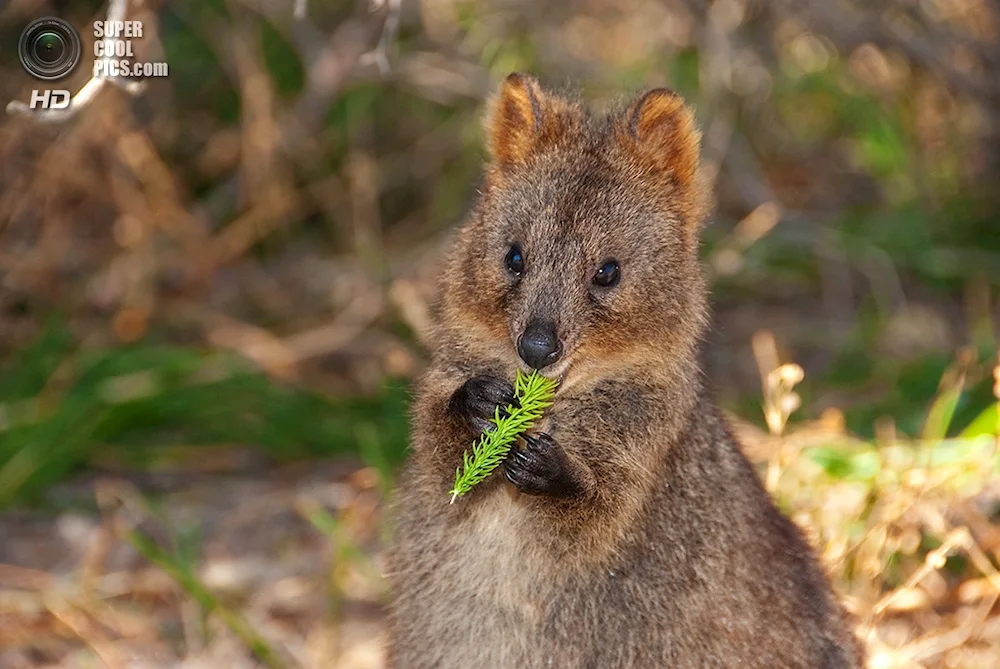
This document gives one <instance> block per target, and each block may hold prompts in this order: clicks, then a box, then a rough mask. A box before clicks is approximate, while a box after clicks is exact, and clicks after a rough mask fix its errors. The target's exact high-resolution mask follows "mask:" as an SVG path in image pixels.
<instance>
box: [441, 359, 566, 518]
mask: <svg viewBox="0 0 1000 669" xmlns="http://www.w3.org/2000/svg"><path fill="white" fill-rule="evenodd" d="M558 385H559V384H558V383H556V382H555V381H553V380H551V379H547V378H545V377H544V376H542V375H541V374H539V373H538V372H537V371H534V372H532V373H531V374H530V375H526V374H522V373H521V370H517V379H516V380H515V381H514V396H515V397H516V398H517V401H518V403H519V404H520V405H521V406H519V407H515V406H513V405H507V414H508V415H507V416H501V415H500V407H497V410H496V414H495V415H494V416H493V424H494V425H495V426H496V427H495V429H492V430H487V431H485V432H483V433H482V434H481V435H480V436H479V439H478V440H477V441H476V443H474V444H473V445H472V454H471V455H470V454H469V451H466V452H465V453H463V454H462V466H461V467H459V468H458V469H457V470H455V487H454V488H452V489H451V490H450V491H449V492H448V494H449V495H451V502H452V504H454V503H455V499H456V498H457V497H461V496H462V495H464V494H465V493H467V492H469V491H470V490H472V487H473V486H474V485H476V484H477V483H479V482H481V481H483V480H484V479H485V478H486V477H487V476H489V475H490V474H492V473H493V470H495V469H496V468H497V467H499V466H500V463H502V462H503V461H504V458H506V457H507V453H508V452H510V447H511V446H512V445H513V443H514V442H515V441H516V440H517V438H518V437H520V436H521V435H522V434H524V433H525V432H526V431H528V430H530V429H531V426H532V425H533V424H534V423H535V421H536V420H538V419H539V418H541V417H542V412H543V411H545V409H547V408H548V407H550V406H551V405H552V400H553V398H554V397H555V394H556V387H557V386H558Z"/></svg>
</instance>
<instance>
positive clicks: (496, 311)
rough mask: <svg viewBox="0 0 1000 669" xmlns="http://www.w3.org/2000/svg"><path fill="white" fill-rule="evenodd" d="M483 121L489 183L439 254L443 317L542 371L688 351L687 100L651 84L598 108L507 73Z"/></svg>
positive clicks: (690, 140)
mask: <svg viewBox="0 0 1000 669" xmlns="http://www.w3.org/2000/svg"><path fill="white" fill-rule="evenodd" d="M486 134H487V140H488V144H489V149H490V155H491V162H490V165H489V167H488V169H487V174H486V179H485V185H484V188H483V190H482V194H481V197H480V200H479V202H478V203H477V205H476V207H475V209H474V210H473V213H472V214H471V215H470V217H469V220H468V221H467V222H466V224H465V225H464V226H463V227H462V229H461V230H460V231H459V236H458V240H457V243H456V246H455V247H454V248H453V250H452V253H451V255H450V257H449V258H448V270H447V276H446V280H445V281H444V287H445V292H444V295H443V306H444V309H443V317H444V319H445V321H446V323H448V324H449V325H451V326H453V327H456V328H460V329H461V330H462V331H463V333H464V334H465V335H466V336H472V337H474V338H476V339H477V347H479V348H482V349H484V350H487V349H488V350H490V351H491V352H492V353H493V355H496V356H498V357H500V358H501V359H509V361H510V362H511V363H516V364H518V365H520V366H521V367H522V368H535V369H540V370H541V371H542V373H543V374H545V375H547V376H551V377H564V376H565V375H566V374H567V372H568V371H569V370H571V369H574V368H581V369H582V368H584V367H589V366H593V365H594V364H595V363H601V362H614V363H618V364H621V363H624V364H628V363H629V362H630V360H631V361H635V362H639V361H645V362H649V361H650V360H651V358H650V356H651V355H652V356H654V359H655V356H658V355H659V356H663V357H664V358H665V359H669V358H670V357H673V356H676V355H680V356H683V357H685V358H689V357H690V356H691V353H692V351H693V349H694V346H695V342H696V340H697V339H698V337H699V336H700V334H701V331H702V327H703V325H702V324H703V321H704V317H703V314H704V302H705V291H704V287H703V283H702V278H701V274H700V271H699V267H698V259H697V242H698V229H699V227H700V224H701V221H702V219H703V218H704V216H705V211H706V207H705V200H706V197H705V192H704V190H705V189H704V188H703V187H702V186H701V180H700V171H699V139H700V135H699V132H698V130H697V128H696V127H695V121H694V116H693V115H692V113H691V111H690V110H689V109H688V108H687V107H686V106H685V105H684V102H683V100H682V99H681V98H680V97H679V96H678V95H676V94H675V93H673V92H671V91H668V90H666V89H656V90H652V91H648V92H646V93H643V94H641V95H639V96H637V97H636V98H635V99H634V100H633V101H632V102H631V104H629V105H627V106H624V107H623V108H621V109H619V110H617V111H615V112H613V113H611V114H609V115H607V116H605V117H602V118H596V117H593V116H591V115H590V114H589V113H588V112H587V111H586V110H585V109H584V108H583V107H582V106H581V105H579V104H578V103H576V102H574V101H571V100H569V99H566V98H564V97H561V96H558V95H555V94H552V93H549V92H547V91H544V90H542V89H541V87H540V86H539V85H538V83H537V82H536V81H535V80H534V79H533V78H532V77H530V76H527V75H523V74H512V75H510V76H509V77H507V79H506V80H505V81H504V82H503V84H502V86H501V88H500V90H499V92H498V93H497V95H496V96H495V98H494V100H493V104H492V109H491V112H490V113H489V114H488V116H487V121H486Z"/></svg>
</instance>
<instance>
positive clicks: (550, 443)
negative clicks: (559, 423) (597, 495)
mask: <svg viewBox="0 0 1000 669" xmlns="http://www.w3.org/2000/svg"><path fill="white" fill-rule="evenodd" d="M522 438H523V439H524V444H525V447H524V448H523V449H522V448H517V447H514V448H511V449H510V453H509V454H508V455H507V459H506V460H504V463H503V470H504V475H505V476H506V477H507V480H508V481H510V482H511V483H512V484H513V485H514V487H516V488H517V489H518V490H520V491H521V492H523V493H525V494H527V495H548V496H550V497H572V496H573V495H575V494H576V493H577V492H578V491H579V486H578V485H577V483H576V481H575V480H574V479H573V477H572V474H571V471H570V466H569V461H568V459H567V458H566V453H565V451H563V449H562V446H560V445H559V443H558V442H557V441H556V440H555V439H553V438H552V437H551V436H550V435H548V434H546V433H544V432H539V433H538V434H537V435H536V436H532V435H530V434H524V435H522Z"/></svg>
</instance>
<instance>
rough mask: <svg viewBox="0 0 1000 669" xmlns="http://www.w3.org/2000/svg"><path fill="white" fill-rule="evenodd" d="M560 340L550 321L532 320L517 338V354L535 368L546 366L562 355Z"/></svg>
mask: <svg viewBox="0 0 1000 669" xmlns="http://www.w3.org/2000/svg"><path fill="white" fill-rule="evenodd" d="M562 350H563V349H562V342H560V341H559V337H558V336H556V326H555V324H554V323H551V322H543V321H532V322H531V323H529V324H528V327H526V328H525V329H524V334H522V335H521V337H520V339H518V340H517V354H518V355H520V356H521V360H524V361H525V362H526V363H527V364H528V365H530V366H531V367H533V368H535V369H541V368H542V367H547V366H548V365H551V364H552V363H553V362H555V361H556V360H558V359H559V356H560V355H562Z"/></svg>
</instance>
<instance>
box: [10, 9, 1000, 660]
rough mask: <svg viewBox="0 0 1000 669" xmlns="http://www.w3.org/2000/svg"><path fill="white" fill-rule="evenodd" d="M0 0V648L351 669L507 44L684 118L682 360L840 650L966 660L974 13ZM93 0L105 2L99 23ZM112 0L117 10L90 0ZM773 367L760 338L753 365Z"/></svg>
mask: <svg viewBox="0 0 1000 669" xmlns="http://www.w3.org/2000/svg"><path fill="white" fill-rule="evenodd" d="M112 5H113V6H112V7H109V6H108V3H105V2H99V1H97V0H68V1H66V2H45V1H42V0H11V1H9V2H5V3H0V47H2V48H0V102H2V103H4V104H6V103H7V102H8V101H11V100H21V101H27V100H28V99H29V98H30V94H31V90H32V89H33V88H40V87H41V86H40V85H39V82H37V81H35V80H33V79H31V78H30V77H29V76H28V75H27V74H26V73H25V72H24V71H23V69H22V68H21V65H20V63H19V62H18V56H17V49H16V44H17V39H18V36H19V34H20V32H21V30H22V29H23V28H24V26H25V25H26V24H27V23H28V22H29V21H30V20H32V19H34V18H36V17H38V16H45V15H55V16H59V17H61V18H64V19H66V20H68V21H70V22H71V23H72V24H73V25H75V26H76V27H77V29H78V30H79V32H80V34H81V38H82V41H83V53H84V58H83V60H82V62H81V64H80V66H78V67H77V68H76V70H75V71H74V73H73V74H72V75H71V76H70V77H68V78H67V79H65V80H62V81H60V82H58V83H59V86H58V87H59V88H67V89H70V90H71V91H74V92H75V91H77V90H79V89H80V88H81V87H83V86H84V84H85V83H86V82H87V80H88V79H89V78H90V71H91V63H92V60H93V58H92V56H91V55H89V54H92V53H93V42H94V36H93V30H92V22H93V21H94V20H98V19H104V18H106V17H108V15H109V11H111V12H112V18H128V19H132V20H140V21H142V22H143V32H144V36H143V37H142V38H141V39H137V40H133V43H134V45H135V48H136V51H137V60H141V61H148V62H153V61H165V62H166V63H167V64H168V66H169V75H168V76H167V77H165V78H162V79H149V80H147V81H146V82H145V85H144V86H143V87H142V89H141V90H135V87H124V86H118V85H115V83H114V82H107V83H106V85H105V86H104V87H103V88H102V89H101V90H100V91H99V93H98V94H97V95H96V96H94V97H93V98H92V99H91V100H89V101H88V102H87V103H86V104H84V105H81V106H80V108H79V109H78V110H77V111H76V112H75V113H73V114H72V115H71V116H70V117H68V118H63V119H58V120H56V121H45V120H41V119H39V118H37V117H32V116H31V115H30V114H23V113H18V111H17V110H16V109H13V110H8V113H6V114H5V115H3V116H0V669H6V668H7V667H34V666H60V667H76V666H81V667H83V666H87V667H91V666H110V667H164V666H185V667H201V666H210V665H213V664H214V665H215V666H219V663H220V662H221V663H222V666H228V667H241V666H257V665H258V664H259V663H263V664H265V665H268V666H288V667H297V666H303V667H320V666H323V667H329V666H336V667H358V668H361V667H380V666H382V665H381V662H382V659H381V652H382V651H381V643H382V636H381V635H382V628H381V619H382V615H383V613H384V602H385V598H386V591H385V585H384V581H383V579H382V578H381V569H382V562H381V559H382V558H381V547H382V545H383V539H384V536H385V533H386V532H387V531H388V526H387V525H386V523H385V522H384V517H383V513H382V509H383V502H384V500H385V499H386V496H387V495H389V494H391V490H392V486H393V481H394V477H395V473H396V472H397V470H398V467H399V465H400V463H401V462H402V460H403V458H404V457H405V453H406V447H407V431H408V425H407V421H408V419H407V414H406V407H407V402H408V388H409V386H410V382H411V380H412V379H413V378H414V376H415V375H417V374H419V373H420V371H421V369H422V368H423V365H424V363H425V359H426V358H425V353H424V349H423V347H422V346H421V336H422V334H423V332H424V331H425V329H426V326H427V324H428V322H429V321H428V318H429V316H428V300H429V299H431V298H432V296H433V289H434V285H433V282H434V280H435V279H436V277H437V275H438V273H439V268H440V261H439V257H440V253H441V251H442V248H443V245H444V244H445V243H446V242H447V235H448V232H449V230H451V229H452V228H453V226H455V225H456V223H457V222H458V221H460V220H461V217H462V215H463V212H464V211H465V210H466V208H467V207H468V205H469V203H470V201H471V198H472V197H473V196H474V194H475V189H476V187H477V185H478V182H479V179H480V172H481V165H482V162H483V159H484V155H485V153H484V150H483V143H482V141H481V130H480V123H481V113H482V111H483V106H484V102H485V100H486V98H487V97H488V96H489V94H490V93H491V91H492V90H493V88H494V87H495V85H496V84H497V83H498V82H499V81H500V80H501V79H502V78H503V77H504V76H505V75H506V74H508V73H509V72H511V71H515V70H523V71H529V72H532V73H535V74H536V75H537V76H538V77H539V78H540V79H541V81H542V82H543V83H544V84H548V85H550V86H554V87H564V86H566V87H570V88H575V89H578V90H581V91H582V92H583V95H584V97H585V99H587V100H588V101H590V102H592V103H593V105H594V106H595V108H597V109H604V108H607V107H608V106H609V105H611V104H613V103H614V102H615V101H618V100H621V99H622V98H623V97H626V96H629V95H631V94H633V93H634V92H636V91H638V90H640V89H642V88H647V87H654V86H668V87H671V88H673V89H675V90H677V91H679V92H681V93H682V94H684V95H685V97H686V98H687V99H688V100H689V102H690V103H691V104H693V105H694V106H695V108H696V113H697V117H698V120H699V122H700V124H701V127H702V129H703V131H704V143H703V156H704V162H705V165H706V169H707V170H708V173H709V175H710V177H711V180H712V183H713V184H714V187H715V190H716V194H717V209H716V212H715V214H714V216H713V217H712V219H711V220H710V222H709V223H708V225H707V226H706V229H705V231H704V244H703V257H704V262H705V268H706V271H707V272H708V274H709V275H710V277H711V280H712V303H713V310H714V320H715V325H716V327H715V330H714V332H713V334H712V335H711V338H710V340H709V344H708V352H707V361H708V367H709V369H708V372H709V376H710V378H711V379H712V382H713V383H714V386H715V388H716V389H717V394H718V397H719V399H720V401H721V402H722V404H723V405H724V407H725V408H726V409H727V410H728V411H729V412H730V413H731V415H732V418H733V420H734V422H735V423H736V425H737V427H738V430H739V432H740V434H741V435H742V436H743V438H744V440H745V441H746V443H747V447H748V453H749V454H750V455H751V457H753V458H754V459H755V461H757V462H759V463H760V465H761V472H762V475H763V476H765V480H766V481H767V484H768V486H769V488H770V489H771V490H772V492H774V493H775V494H776V495H777V496H778V499H779V502H780V503H781V504H782V506H783V508H784V509H785V510H786V511H788V512H789V513H791V514H792V515H793V516H794V517H795V518H796V520H797V521H799V522H800V524H801V525H802V526H803V527H804V528H805V529H806V531H807V533H808V534H809V535H810V538H811V539H812V540H813V541H814V543H815V544H816V545H817V547H818V548H819V549H820V551H821V552H822V554H823V556H824V560H825V561H826V564H827V565H828V568H829V570H830V572H831V574H832V575H833V576H834V579H835V582H836V585H837V588H838V591H839V592H840V593H841V594H842V595H843V597H844V599H845V602H846V603H847V605H848V607H849V608H850V609H851V610H852V612H853V613H854V614H855V615H856V616H857V619H858V632H859V634H861V635H863V637H864V638H865V640H866V643H867V645H868V647H869V651H870V653H871V655H872V659H871V663H870V666H872V667H969V668H973V667H978V668H985V667H988V666H998V665H1000V616H998V615H996V613H997V611H996V606H995V605H996V600H997V595H998V593H1000V576H998V574H997V572H996V569H995V565H996V563H997V558H998V555H1000V528H998V526H997V524H996V522H995V521H996V520H997V518H998V515H997V511H998V508H1000V504H998V500H1000V495H998V478H997V471H998V469H997V447H998V442H997V434H998V431H1000V430H998V421H1000V416H998V412H997V408H996V407H997V404H996V402H997V397H998V396H1000V371H998V362H1000V361H998V358H997V338H996V332H997V328H998V327H1000V187H998V186H1000V74H998V73H1000V2H997V0H884V1H883V2H874V3H873V2H863V1H860V0H858V1H849V0H829V1H821V0H815V1H810V0H805V1H803V0H800V1H798V2H795V1H792V0H787V1H786V0H772V1H770V2H763V1H761V0H715V1H714V2H707V1H699V0H569V1H566V2H561V3H541V2H525V1H522V0H481V1H479V2H475V1H473V0H365V1H362V2H356V3H352V2H334V1H332V0H326V1H321V0H198V1H197V2H196V1H194V0H174V1H173V2H158V1H150V0H141V1H140V0H131V1H130V2H122V1H121V0H116V1H115V2H114V3H112ZM116 12H117V13H116ZM122 12H124V15H123V14H122ZM782 365H784V366H782Z"/></svg>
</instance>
